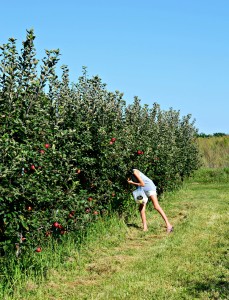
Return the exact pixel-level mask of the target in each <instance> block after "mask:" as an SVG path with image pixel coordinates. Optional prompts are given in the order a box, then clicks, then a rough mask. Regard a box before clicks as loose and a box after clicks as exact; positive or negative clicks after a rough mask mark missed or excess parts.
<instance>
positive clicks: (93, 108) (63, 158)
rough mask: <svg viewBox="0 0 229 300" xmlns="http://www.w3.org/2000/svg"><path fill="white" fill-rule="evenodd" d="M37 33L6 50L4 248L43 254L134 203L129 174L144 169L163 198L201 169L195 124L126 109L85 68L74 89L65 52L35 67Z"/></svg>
mask: <svg viewBox="0 0 229 300" xmlns="http://www.w3.org/2000/svg"><path fill="white" fill-rule="evenodd" d="M34 39H35V35H34V32H33V30H27V35H26V40H25V41H24V42H23V43H22V49H21V50H20V51H18V50H17V47H16V39H14V38H10V39H9V40H8V42H7V43H6V44H4V45H2V46H1V48H0V49H1V52H0V57H1V60H0V116H1V117H0V122H1V124H0V135H1V140H0V153H1V155H0V246H1V249H3V253H4V252H5V251H7V249H8V250H9V249H11V248H12V249H14V247H15V244H16V245H18V244H19V245H20V248H21V250H20V251H23V249H25V250H26V249H27V248H30V249H37V248H36V247H37V245H42V244H43V243H45V239H46V238H48V237H49V236H50V235H53V236H56V235H58V236H61V235H62V234H66V233H67V232H77V231H79V230H82V229H83V228H85V227H86V226H87V224H88V223H90V222H93V221H94V220H95V219H96V218H97V217H98V215H103V214H106V213H107V211H108V210H110V209H116V210H118V211H119V212H122V211H123V210H124V209H125V203H126V201H127V200H128V197H129V195H130V187H129V186H128V185H127V184H126V172H127V170H128V169H129V168H130V167H131V166H136V167H138V168H140V169H141V170H142V171H143V172H146V173H147V174H148V175H149V176H150V177H152V179H153V180H154V181H155V183H156V185H157V186H158V191H159V193H162V192H164V191H165V190H172V189H175V188H177V187H179V186H180V185H181V183H182V181H183V179H184V178H185V177H188V176H190V175H191V174H192V173H193V171H194V170H196V169H197V168H198V167H199V154H198V146H197V144H196V142H195V138H196V136H197V130H196V128H195V127H194V121H191V116H190V115H187V116H183V117H181V116H180V114H179V111H174V110H173V109H172V108H171V109H169V110H168V111H163V110H161V109H160V105H159V104H157V103H154V104H153V105H152V107H151V108H150V107H149V106H148V105H143V106H142V105H141V102H140V99H139V98H138V97H135V98H134V100H133V103H132V104H130V105H127V104H126V103H125V101H124V100H123V94H122V93H120V92H119V91H115V92H109V91H108V90H107V89H106V85H105V84H104V83H103V82H102V81H101V79H100V78H99V77H98V76H94V77H92V78H88V75H87V70H86V68H83V71H82V76H81V77H80V78H79V80H78V82H77V83H70V81H69V70H68V67H67V66H65V65H64V66H62V67H61V69H62V75H61V77H60V76H59V77H58V76H57V70H56V69H57V63H58V61H59V56H60V53H59V50H58V49H57V50H49V51H48V50H46V55H45V57H44V58H43V59H42V60H41V61H39V60H38V59H37V58H36V50H35V47H34Z"/></svg>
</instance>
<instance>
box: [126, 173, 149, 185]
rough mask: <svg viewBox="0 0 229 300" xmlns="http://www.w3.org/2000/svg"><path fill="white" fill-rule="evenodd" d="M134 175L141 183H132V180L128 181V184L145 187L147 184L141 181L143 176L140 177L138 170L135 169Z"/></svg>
mask: <svg viewBox="0 0 229 300" xmlns="http://www.w3.org/2000/svg"><path fill="white" fill-rule="evenodd" d="M134 175H135V177H136V178H137V180H138V181H139V182H134V181H132V180H130V179H128V180H127V182H128V183H130V184H133V185H137V186H145V183H144V181H143V180H142V179H141V176H140V174H139V171H138V170H136V169H134Z"/></svg>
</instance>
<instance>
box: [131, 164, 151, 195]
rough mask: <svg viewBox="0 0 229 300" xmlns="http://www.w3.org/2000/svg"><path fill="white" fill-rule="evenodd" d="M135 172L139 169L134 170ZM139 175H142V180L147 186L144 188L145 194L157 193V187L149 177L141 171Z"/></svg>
mask: <svg viewBox="0 0 229 300" xmlns="http://www.w3.org/2000/svg"><path fill="white" fill-rule="evenodd" d="M133 170H137V169H133ZM138 171H139V170H138ZM139 175H140V177H141V179H142V180H143V182H144V184H145V186H143V187H142V188H143V190H144V191H145V192H147V191H156V189H157V187H156V185H155V184H154V183H153V181H152V180H151V179H150V178H149V177H147V176H146V175H145V174H143V173H142V172H141V171H139Z"/></svg>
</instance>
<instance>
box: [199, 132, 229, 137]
mask: <svg viewBox="0 0 229 300" xmlns="http://www.w3.org/2000/svg"><path fill="white" fill-rule="evenodd" d="M227 135H228V134H226V133H223V132H216V133H213V134H205V133H203V132H201V133H199V134H197V137H202V138H209V137H213V136H214V137H220V136H227Z"/></svg>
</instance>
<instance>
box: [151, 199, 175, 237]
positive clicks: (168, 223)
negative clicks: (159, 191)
mask: <svg viewBox="0 0 229 300" xmlns="http://www.w3.org/2000/svg"><path fill="white" fill-rule="evenodd" d="M150 199H151V200H152V202H153V206H154V208H155V209H156V210H157V211H158V212H159V213H160V215H161V216H162V218H163V219H164V221H165V224H166V227H167V232H170V231H171V230H172V228H173V226H172V224H171V223H170V222H169V220H168V218H167V216H166V214H165V213H164V211H163V209H162V208H161V207H160V204H159V203H158V199H157V195H151V196H150Z"/></svg>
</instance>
